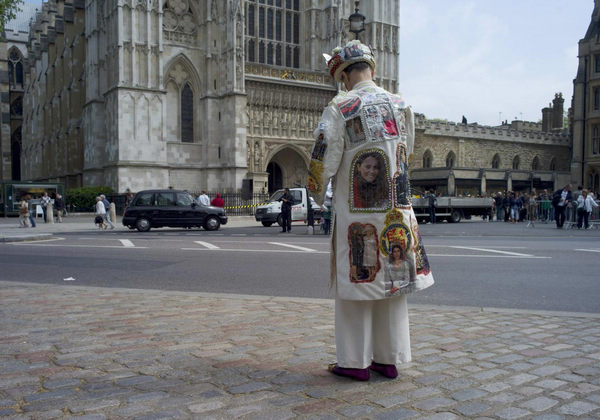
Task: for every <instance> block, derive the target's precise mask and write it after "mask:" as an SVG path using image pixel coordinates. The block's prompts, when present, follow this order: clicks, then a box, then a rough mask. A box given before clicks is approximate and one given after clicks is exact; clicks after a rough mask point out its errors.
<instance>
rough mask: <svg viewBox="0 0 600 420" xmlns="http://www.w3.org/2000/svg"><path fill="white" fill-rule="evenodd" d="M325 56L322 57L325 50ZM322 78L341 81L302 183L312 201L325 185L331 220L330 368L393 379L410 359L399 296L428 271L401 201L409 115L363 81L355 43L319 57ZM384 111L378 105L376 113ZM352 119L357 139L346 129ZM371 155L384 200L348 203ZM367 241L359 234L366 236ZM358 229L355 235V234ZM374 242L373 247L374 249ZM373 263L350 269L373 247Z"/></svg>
mask: <svg viewBox="0 0 600 420" xmlns="http://www.w3.org/2000/svg"><path fill="white" fill-rule="evenodd" d="M324 56H325V54H324ZM325 58H326V59H327V60H328V63H327V64H328V67H329V72H330V74H331V76H332V77H333V78H334V79H335V80H336V81H337V82H340V83H343V84H344V86H345V87H346V89H347V92H340V93H339V94H338V95H337V96H336V97H335V98H334V99H333V100H332V101H331V102H330V103H329V105H328V106H327V107H326V108H325V110H324V111H323V115H322V117H321V121H320V122H319V124H318V126H317V128H316V130H315V132H314V135H315V138H316V142H315V147H314V150H313V153H312V157H311V163H310V169H309V177H308V185H309V188H310V189H311V191H312V192H313V195H314V197H315V198H316V199H318V200H321V201H322V199H323V196H324V195H325V192H326V186H327V183H328V181H329V178H331V177H334V182H333V203H332V205H333V208H334V210H335V214H336V217H335V220H334V225H333V233H332V237H331V241H332V252H331V285H332V287H334V289H335V292H336V299H335V343H336V353H337V363H332V364H330V365H329V370H330V371H331V372H332V373H334V374H336V375H340V376H346V377H349V378H352V379H356V380H361V381H366V380H368V379H369V377H370V371H375V372H378V373H379V374H381V375H383V376H385V377H388V378H395V377H396V376H397V375H398V371H397V369H396V365H397V364H399V363H406V362H409V361H410V360H411V351H410V336H409V323H408V306H407V294H408V293H411V292H415V291H418V290H421V289H425V288H426V287H429V286H431V285H432V284H433V276H432V274H431V270H430V267H429V262H428V260H427V256H426V254H425V250H424V248H423V245H422V242H421V236H420V234H419V228H418V223H417V219H416V217H415V215H414V212H413V210H412V206H411V203H410V200H405V193H406V192H407V191H408V189H409V186H408V180H407V182H406V185H403V182H399V181H398V180H400V179H401V177H402V176H403V175H404V172H405V171H404V168H403V167H402V160H403V156H410V154H411V153H412V151H413V145H414V117H413V113H412V111H411V109H410V108H408V107H407V106H406V105H405V103H404V101H403V100H402V98H401V97H400V96H398V95H395V94H392V93H389V92H387V91H386V90H384V89H381V88H379V87H377V86H376V85H375V83H374V82H373V81H372V79H373V77H374V74H375V60H374V57H373V53H372V51H371V49H370V48H369V47H368V46H366V45H364V44H362V43H361V42H360V41H358V40H354V41H350V42H349V43H348V44H347V45H346V46H345V48H343V49H342V48H339V47H338V48H336V49H334V50H333V57H329V56H325ZM383 110H385V112H384V111H383ZM350 120H352V122H353V124H352V126H353V127H354V125H355V123H358V124H360V125H361V128H360V130H359V131H361V132H363V133H364V137H360V138H359V137H356V136H352V133H349V132H348V130H347V128H346V127H348V125H349V124H347V122H348V121H350ZM364 156H369V157H372V156H376V159H375V160H376V162H377V164H376V167H377V168H376V169H377V172H378V173H377V175H378V176H377V178H375V181H374V182H378V183H379V185H378V186H377V188H373V189H374V190H377V191H379V190H380V189H383V190H385V191H386V195H385V197H383V198H381V199H378V200H374V201H371V202H368V203H367V202H364V201H360V202H357V201H356V200H355V197H356V194H355V193H356V191H354V188H356V183H355V182H353V181H354V179H355V177H356V175H357V174H356V173H355V172H356V171H359V170H360V169H359V165H358V164H357V163H358V162H364V161H366V160H367V159H365V158H364ZM367 232H368V233H369V235H374V236H375V237H376V238H377V240H376V241H365V240H359V239H362V238H364V237H365V234H366V233H367ZM361 235H362V236H361ZM398 246H399V247H400V248H401V251H402V252H400V253H399V255H400V254H401V255H402V256H403V260H402V261H403V263H404V262H405V264H406V265H405V266H406V273H407V274H406V276H405V280H406V281H402V282H398V281H396V282H394V279H392V278H390V275H386V273H387V272H391V271H390V270H385V269H384V268H385V265H386V264H388V261H389V260H390V255H392V254H393V249H396V248H398ZM373 248H374V249H373ZM373 253H374V255H375V256H376V258H375V261H374V262H373V263H372V264H373V265H371V266H370V267H369V270H365V269H364V267H363V269H362V271H361V272H360V275H359V274H358V273H357V268H356V267H355V266H353V264H352V262H353V261H355V260H356V258H355V256H356V255H366V254H373Z"/></svg>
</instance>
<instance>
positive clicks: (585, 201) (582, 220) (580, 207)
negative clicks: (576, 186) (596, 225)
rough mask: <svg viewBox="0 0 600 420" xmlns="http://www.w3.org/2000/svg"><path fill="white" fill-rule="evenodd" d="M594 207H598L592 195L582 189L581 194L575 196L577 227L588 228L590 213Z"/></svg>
mask: <svg viewBox="0 0 600 420" xmlns="http://www.w3.org/2000/svg"><path fill="white" fill-rule="evenodd" d="M594 207H598V204H597V203H596V202H595V201H594V198H593V197H592V195H591V194H589V192H588V190H587V189H585V190H582V191H581V195H579V197H577V228H579V229H581V228H582V227H585V228H586V229H589V228H590V222H589V220H590V214H591V213H592V210H593V208H594Z"/></svg>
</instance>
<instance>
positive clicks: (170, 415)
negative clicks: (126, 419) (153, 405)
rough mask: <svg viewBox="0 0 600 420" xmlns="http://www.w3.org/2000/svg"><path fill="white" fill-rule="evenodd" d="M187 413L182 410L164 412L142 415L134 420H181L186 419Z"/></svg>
mask: <svg viewBox="0 0 600 420" xmlns="http://www.w3.org/2000/svg"><path fill="white" fill-rule="evenodd" d="M184 414H185V413H183V412H182V411H181V410H164V411H156V412H152V413H147V414H142V415H139V416H136V417H134V420H164V419H180V418H184V417H185V415H184Z"/></svg>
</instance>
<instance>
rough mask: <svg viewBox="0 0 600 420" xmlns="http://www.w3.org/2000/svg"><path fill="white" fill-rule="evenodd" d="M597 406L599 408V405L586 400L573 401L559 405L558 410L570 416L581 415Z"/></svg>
mask: <svg viewBox="0 0 600 420" xmlns="http://www.w3.org/2000/svg"><path fill="white" fill-rule="evenodd" d="M598 408H600V406H598V405H596V404H592V403H589V402H586V401H573V402H571V403H568V404H565V405H563V406H562V407H560V408H559V409H558V412H559V413H562V414H566V415H571V416H583V415H585V414H588V413H591V412H592V411H594V410H597V409H598Z"/></svg>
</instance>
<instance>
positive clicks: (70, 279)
mask: <svg viewBox="0 0 600 420" xmlns="http://www.w3.org/2000/svg"><path fill="white" fill-rule="evenodd" d="M63 281H75V279H74V278H73V277H67V278H66V279H63Z"/></svg>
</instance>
